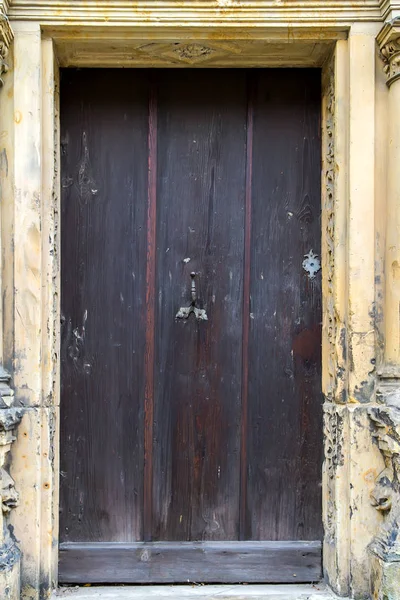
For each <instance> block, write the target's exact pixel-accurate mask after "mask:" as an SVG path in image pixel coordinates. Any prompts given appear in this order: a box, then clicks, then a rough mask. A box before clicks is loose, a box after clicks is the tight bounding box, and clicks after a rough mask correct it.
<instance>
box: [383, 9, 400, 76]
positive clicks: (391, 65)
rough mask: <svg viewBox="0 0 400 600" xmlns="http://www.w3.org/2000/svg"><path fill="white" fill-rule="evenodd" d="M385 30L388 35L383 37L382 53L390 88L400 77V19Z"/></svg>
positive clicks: (389, 24) (392, 22)
mask: <svg viewBox="0 0 400 600" xmlns="http://www.w3.org/2000/svg"><path fill="white" fill-rule="evenodd" d="M385 29H386V30H387V31H388V33H387V32H386V35H383V36H382V37H383V41H382V42H381V43H380V51H381V57H382V60H383V64H384V67H383V68H384V71H385V73H386V76H387V84H388V86H389V87H390V86H391V85H392V83H394V82H395V81H396V80H397V79H399V77H400V19H399V18H396V19H394V20H393V21H391V22H390V23H387V24H386V25H385V28H384V30H383V31H385ZM378 37H379V36H378Z"/></svg>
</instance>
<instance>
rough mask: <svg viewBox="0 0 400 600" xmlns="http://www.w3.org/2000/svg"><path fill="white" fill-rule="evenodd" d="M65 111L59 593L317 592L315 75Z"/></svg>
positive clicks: (119, 93)
mask: <svg viewBox="0 0 400 600" xmlns="http://www.w3.org/2000/svg"><path fill="white" fill-rule="evenodd" d="M61 99H62V103H61V156H62V219H61V220H62V223H61V224H62V234H61V235H62V250H61V252H62V254H61V262H62V269H61V271H62V273H61V277H62V299H61V303H62V344H61V360H62V378H61V379H62V391H61V481H60V493H61V514H60V539H61V546H60V580H61V581H65V582H186V581H203V582H206V581H211V582H237V581H239V582H240V581H249V582H250V581H251V582H258V581H259V582H261V581H270V582H284V581H313V580H316V579H318V578H319V577H320V572H321V543H320V540H321V536H322V525H321V456H322V418H321V412H322V409H321V405H322V398H321V273H320V270H319V256H318V255H319V251H320V168H321V166H320V72H319V71H318V70H316V69H314V70H306V69H302V70H295V69H292V70H285V69H280V70H278V69H276V70H273V69H270V70H252V71H246V70H200V69H199V70H195V71H194V70H187V69H184V70H168V69H166V70H163V71H159V70H151V71H150V70H119V71H118V70H107V71H105V70H88V69H85V70H79V71H78V70H64V71H63V72H62V86H61Z"/></svg>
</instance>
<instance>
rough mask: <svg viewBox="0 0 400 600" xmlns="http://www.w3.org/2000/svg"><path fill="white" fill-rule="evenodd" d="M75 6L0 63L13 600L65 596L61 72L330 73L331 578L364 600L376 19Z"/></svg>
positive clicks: (327, 361)
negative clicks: (61, 569) (60, 563)
mask: <svg viewBox="0 0 400 600" xmlns="http://www.w3.org/2000/svg"><path fill="white" fill-rule="evenodd" d="M73 4H74V7H69V8H65V7H63V6H62V5H61V4H60V6H59V7H57V6H55V5H53V4H52V3H51V2H49V3H48V4H46V3H39V2H38V3H36V2H32V3H31V4H30V5H29V6H28V5H26V4H24V2H23V1H22V0H20V1H17V2H15V4H14V5H13V6H12V7H11V9H9V19H10V21H9V23H10V24H11V27H10V30H9V31H10V32H11V29H12V31H13V41H11V33H9V39H8V42H7V44H6V46H9V53H8V56H7V58H6V57H4V60H3V63H6V62H7V63H8V67H9V68H8V72H7V73H3V75H1V73H0V76H2V79H3V80H4V85H3V87H2V89H1V90H0V105H1V111H0V156H1V157H2V160H1V161H0V184H1V188H0V189H1V237H2V247H1V252H2V272H1V275H2V277H1V290H2V296H3V313H2V325H1V327H2V329H1V336H2V350H3V352H2V357H1V358H2V360H3V364H4V366H5V368H6V369H7V371H8V372H9V373H11V376H12V386H13V388H14V391H15V401H14V404H15V406H16V407H17V408H18V409H19V410H20V412H21V415H22V421H21V424H20V425H19V427H18V429H17V431H16V437H17V440H16V441H15V443H14V444H13V446H12V450H11V452H10V456H11V460H10V461H6V459H5V458H4V461H3V462H4V463H6V462H7V464H8V463H9V465H10V466H9V473H10V474H11V476H12V478H13V479H14V481H15V486H16V489H17V491H18V493H19V505H18V506H17V507H16V508H13V510H11V511H8V512H10V514H8V513H7V514H4V519H5V524H6V525H7V530H6V532H5V534H4V540H3V542H4V543H5V538H6V537H7V536H8V537H9V538H10V539H12V540H13V541H15V542H16V545H17V547H19V549H20V551H21V554H22V559H21V586H22V596H21V597H22V598H26V599H32V600H33V599H39V598H40V599H43V598H47V597H49V595H50V592H51V590H52V589H53V587H54V586H55V585H56V583H57V558H58V481H59V477H60V476H62V473H61V474H60V472H59V461H58V455H59V435H58V427H59V422H58V414H59V369H60V364H59V359H60V352H59V343H60V341H59V330H60V307H59V298H60V277H59V266H60V222H59V215H60V210H59V198H60V189H61V185H62V181H60V168H59V155H60V139H59V86H58V81H59V67H60V66H61V67H62V66H72V65H73V66H98V67H106V66H107V67H109V66H117V67H121V66H133V67H143V66H162V67H165V68H168V67H170V66H178V67H185V66H187V67H197V66H201V67H217V66H232V67H240V66H242V67H243V66H265V67H268V66H296V67H303V66H307V67H321V68H322V72H323V77H322V80H323V97H322V114H323V119H322V120H323V122H322V141H321V143H322V155H323V165H322V255H321V262H322V278H323V392H324V397H325V402H324V444H325V462H324V467H323V476H322V485H323V519H324V530H325V538H324V550H323V555H324V559H323V567H324V574H325V578H326V580H327V581H328V582H329V584H330V585H331V586H332V588H333V589H334V590H335V591H337V592H338V593H340V594H341V595H352V596H354V597H359V598H361V597H368V594H369V593H370V592H369V589H370V579H371V576H370V573H371V568H373V564H374V563H373V560H372V558H371V556H372V554H371V551H370V549H369V545H370V544H371V541H372V540H373V539H374V537H375V536H376V534H377V533H378V532H379V531H380V528H381V526H382V522H383V519H384V516H383V515H382V511H377V510H375V507H373V506H372V505H371V501H370V495H371V492H372V491H373V489H374V485H375V483H374V482H375V479H376V477H377V475H378V473H379V472H380V471H382V469H383V467H384V462H383V459H382V455H381V453H380V451H379V448H378V447H377V444H376V441H375V438H374V435H373V431H374V425H373V421H371V418H370V414H371V410H372V409H374V408H376V406H377V405H376V403H375V402H376V391H377V388H378V387H379V379H378V376H377V368H378V367H379V368H381V367H385V365H386V362H385V354H384V339H385V323H384V320H383V315H384V314H385V311H386V310H387V308H385V293H384V292H385V281H384V259H385V252H386V247H385V239H386V229H387V223H386V208H385V207H386V195H387V183H386V182H387V160H386V157H387V154H388V151H387V146H388V133H387V132H388V124H389V123H388V115H387V106H388V97H389V91H388V88H387V86H386V81H385V79H386V78H385V74H384V71H383V69H382V64H381V58H380V57H379V49H378V47H377V43H376V36H377V34H378V32H379V30H380V29H381V28H382V19H383V17H382V11H381V10H380V9H379V7H378V2H376V3H374V2H373V0H371V2H369V3H367V4H365V3H362V2H360V3H359V9H356V8H351V6H353V7H354V6H355V5H357V2H349V3H347V2H342V3H341V5H342V6H345V5H346V6H348V8H347V9H346V10H347V12H345V9H344V8H340V9H338V10H337V13H338V14H337V15H336V14H335V10H334V9H333V8H332V7H331V8H329V10H328V8H326V6H325V5H328V4H329V5H334V4H335V3H329V2H320V7H319V8H317V9H312V10H311V12H310V10H308V11H306V10H305V9H304V8H300V7H298V8H297V9H296V10H297V13H294V17H293V19H294V21H292V22H291V23H290V24H289V23H288V18H287V14H286V13H284V12H281V13H279V10H278V9H274V11H272V9H269V8H268V11H269V12H268V11H267V8H265V11H264V12H265V14H264V13H263V12H262V10H261V9H260V10H256V11H254V10H253V11H251V10H250V9H248V10H247V9H246V10H245V9H244V8H243V9H242V8H240V9H239V8H237V9H236V12H235V10H234V9H233V8H229V7H230V6H231V4H232V3H231V2H228V1H227V2H222V1H220V2H219V4H218V7H215V6H214V5H213V6H211V8H210V4H212V3H207V4H206V8H204V9H203V8H201V7H199V6H198V5H197V7H195V6H194V7H193V8H188V9H187V10H184V9H183V7H182V5H180V8H179V6H178V4H177V5H176V8H175V5H174V6H172V8H171V7H170V9H168V10H164V9H163V8H162V6H161V5H160V6H161V7H160V6H159V7H158V8H157V7H156V8H154V7H148V10H146V6H145V3H144V5H143V6H142V8H141V9H140V10H139V9H137V10H136V11H135V12H134V11H132V10H131V9H128V8H126V6H125V5H124V3H123V2H122V3H119V2H116V3H114V4H113V5H111V3H106V2H105V3H103V4H101V3H97V4H92V5H91V4H90V3H84V2H82V3H80V2H75V3H73ZM262 4H263V5H267V4H271V3H268V2H264V3H262ZM294 4H296V3H294ZM297 4H299V3H297ZM375 4H376V6H377V7H376V8H375ZM109 5H110V6H109ZM0 6H1V4H0ZM3 7H5V8H4V11H3V12H6V9H7V10H8V6H6V5H4V4H3ZM221 7H222V8H221ZM157 11H158V12H157ZM282 11H283V9H282ZM313 11H314V12H313ZM324 11H325V12H324ZM329 11H330V12H329ZM368 11H369V12H368ZM278 13H279V14H278ZM311 13H312V14H311ZM385 14H386V13H385ZM293 22H295V23H296V24H295V25H293ZM5 27H6V25H4V26H3V28H4V29H5ZM7 27H8V23H7ZM390 28H392V25H390ZM7 31H8V29H7ZM385 39H386V40H387V38H385ZM385 43H386V42H385ZM3 63H0V64H1V65H2V64H3ZM0 70H1V71H5V68H3V67H2V68H1V69H0ZM104 85H105V86H106V85H107V80H106V78H105V81H104ZM386 296H387V295H386ZM387 335H388V327H387V324H386V336H387ZM385 372H387V371H385ZM396 377H397V375H396V374H394V375H393V373H392V374H391V375H390V382H391V384H393V380H396ZM19 407H20V408H19ZM0 409H1V406H0ZM0 433H1V419H0ZM6 471H7V472H8V467H7V468H6ZM3 508H4V507H3ZM3 512H4V511H3ZM9 525H11V530H10V531H11V533H9V532H8V531H9V529H8V527H9ZM15 564H16V565H17V566H18V561H16V562H15ZM17 566H11V567H10V569H9V575H7V577H8V580H7V581H10V582H11V583H10V588H9V589H10V596H9V598H10V599H12V600H17V598H19V592H17V591H15V590H16V589H17V587H16V586H17V585H19V584H18V583H15V582H16V581H17V580H19V573H18V568H17ZM0 576H1V570H0ZM13 578H14V579H13ZM0 581H1V577H0ZM376 597H377V598H378V596H376Z"/></svg>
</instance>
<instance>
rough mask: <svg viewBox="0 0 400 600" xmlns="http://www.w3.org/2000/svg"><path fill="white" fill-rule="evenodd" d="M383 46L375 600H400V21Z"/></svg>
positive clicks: (386, 31)
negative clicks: (384, 169)
mask: <svg viewBox="0 0 400 600" xmlns="http://www.w3.org/2000/svg"><path fill="white" fill-rule="evenodd" d="M377 41H378V44H379V48H380V51H381V57H382V59H383V62H384V70H385V72H386V75H387V85H388V88H389V91H388V122H389V130H388V148H387V196H386V218H387V221H386V223H387V224H386V251H385V304H384V314H385V350H384V364H383V366H382V368H381V369H380V370H379V371H378V376H379V382H378V390H377V401H378V405H377V406H375V407H373V408H371V409H370V411H369V415H370V419H371V421H372V423H373V425H374V428H375V433H374V436H375V438H376V439H377V443H378V447H379V449H380V451H381V453H382V456H383V460H384V465H385V466H384V469H383V470H382V471H381V472H380V474H379V475H378V477H377V479H376V481H375V488H374V490H373V492H372V494H371V501H372V504H373V505H374V506H375V508H376V509H377V511H379V512H380V513H381V514H382V515H383V518H384V520H383V525H382V527H381V529H380V531H379V532H378V535H377V536H376V537H375V539H374V540H373V542H372V544H371V545H370V550H371V553H372V556H373V568H372V573H371V591H372V597H373V599H374V600H400V19H394V20H393V21H391V22H388V23H386V24H385V26H384V27H383V29H382V30H381V32H380V33H379V35H378V36H377Z"/></svg>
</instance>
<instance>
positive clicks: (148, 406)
mask: <svg viewBox="0 0 400 600" xmlns="http://www.w3.org/2000/svg"><path fill="white" fill-rule="evenodd" d="M148 144H149V145H148V152H149V155H148V202H147V260H146V343H145V392H144V486H143V487H144V505H143V508H144V519H143V522H144V526H143V536H144V540H145V541H150V540H151V529H152V505H153V498H152V495H153V494H152V491H153V418H154V324H155V279H156V203H157V97H156V90H155V86H151V89H150V98H149V138H148Z"/></svg>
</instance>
